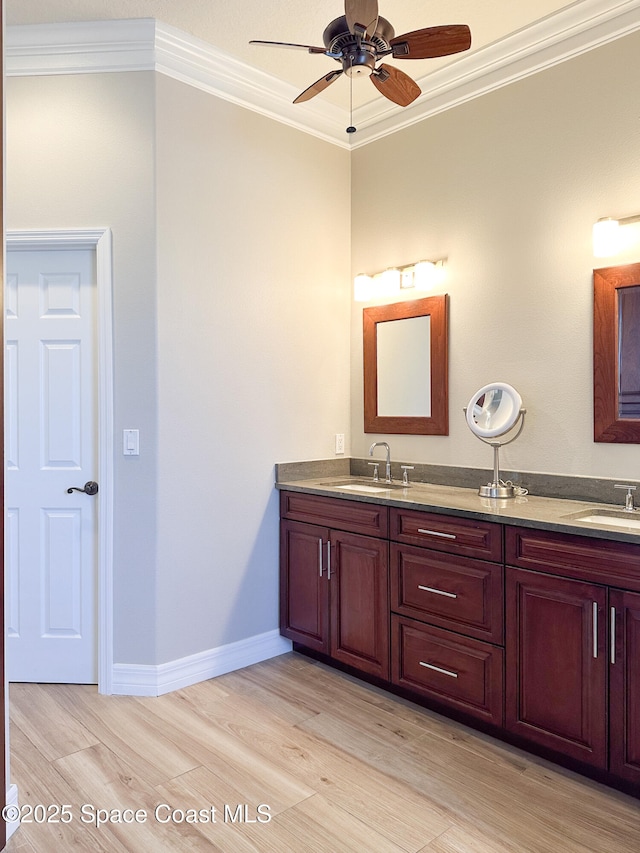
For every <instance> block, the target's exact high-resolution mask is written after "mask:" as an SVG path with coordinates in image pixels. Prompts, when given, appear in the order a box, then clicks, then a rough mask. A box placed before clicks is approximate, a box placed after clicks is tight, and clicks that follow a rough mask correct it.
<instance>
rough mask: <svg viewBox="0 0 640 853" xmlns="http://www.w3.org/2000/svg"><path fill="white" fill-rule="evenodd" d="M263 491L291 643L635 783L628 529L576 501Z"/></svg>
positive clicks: (637, 600)
mask: <svg viewBox="0 0 640 853" xmlns="http://www.w3.org/2000/svg"><path fill="white" fill-rule="evenodd" d="M358 483H360V484H361V485H360V487H359V485H358ZM278 488H279V489H280V507H281V572H280V577H281V581H280V584H281V586H280V613H281V633H282V634H283V635H284V636H286V637H288V638H289V639H291V640H292V641H293V642H294V647H295V648H297V649H298V650H300V651H304V652H307V653H309V654H312V655H316V656H319V657H320V659H322V660H324V661H326V662H328V663H332V664H333V665H336V666H339V667H342V668H347V669H348V671H349V672H351V673H352V674H359V675H360V676H362V677H363V678H366V679H367V680H370V681H373V682H374V683H376V684H377V685H379V686H383V687H386V688H387V689H389V690H392V691H393V692H396V693H399V694H400V695H403V696H405V697H407V698H410V699H412V700H414V701H416V702H419V703H422V704H423V705H425V706H427V707H429V708H432V709H434V710H436V711H438V712H441V713H443V714H445V715H449V716H452V717H454V718H455V719H457V720H460V721H462V722H465V723H467V724H469V725H472V726H475V727H478V728H481V729H483V730H485V731H488V732H489V733H491V734H493V735H495V736H498V737H500V738H502V739H504V740H507V741H509V742H511V743H514V744H516V745H518V746H520V747H523V748H525V749H529V750H531V751H534V752H537V753H538V754H541V755H543V756H545V757H547V758H550V759H552V760H555V761H557V762H559V763H562V764H564V765H566V766H569V767H571V768H573V769H575V770H578V771H579V772H582V773H585V774H587V775H590V776H592V777H594V778H597V779H599V780H600V781H603V782H605V783H607V784H610V785H612V786H614V787H618V788H620V789H622V790H625V791H627V792H628V793H631V794H633V795H635V796H640V530H638V531H637V532H636V531H634V529H632V528H631V527H629V528H627V527H625V526H624V520H623V524H622V526H621V524H620V521H617V520H616V521H615V522H613V523H612V524H610V525H609V524H606V523H605V524H600V525H594V524H593V523H589V522H585V521H583V520H581V518H580V515H581V512H583V511H585V509H586V508H588V507H589V506H590V505H587V504H583V503H580V502H577V501H566V500H558V499H547V498H536V497H528V498H523V499H516V500H515V501H487V500H484V499H481V498H479V497H478V495H477V492H474V491H472V490H470V489H463V488H453V487H443V486H429V485H426V484H415V485H412V486H411V487H410V488H407V489H402V488H397V487H396V488H394V489H391V488H389V489H384V488H382V487H379V488H376V489H374V488H373V487H368V489H367V486H366V484H362V481H358V480H357V479H354V483H353V485H352V486H350V485H349V482H348V481H347V482H345V480H344V479H342V480H338V479H337V478H333V479H331V478H329V479H324V480H296V481H290V482H280V483H278ZM359 488H361V489H362V491H358V489H359ZM638 518H640V514H638ZM605 522H606V518H605Z"/></svg>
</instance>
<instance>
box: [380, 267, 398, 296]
mask: <svg viewBox="0 0 640 853" xmlns="http://www.w3.org/2000/svg"><path fill="white" fill-rule="evenodd" d="M400 279H401V274H400V270H397V269H388V270H385V271H384V272H383V273H382V275H381V276H380V279H379V284H380V291H379V293H378V296H395V295H396V293H398V291H399V290H400Z"/></svg>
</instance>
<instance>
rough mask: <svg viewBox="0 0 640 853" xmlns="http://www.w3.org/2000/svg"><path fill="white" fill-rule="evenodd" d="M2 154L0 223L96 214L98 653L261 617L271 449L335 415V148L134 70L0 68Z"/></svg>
mask: <svg viewBox="0 0 640 853" xmlns="http://www.w3.org/2000/svg"><path fill="white" fill-rule="evenodd" d="M6 159H7V169H6V172H7V203H6V210H7V228H8V229H43V228H88V227H110V228H111V229H112V232H113V268H114V352H115V377H114V382H115V519H114V536H115V542H114V547H115V565H114V639H115V649H114V657H115V662H116V663H133V664H160V663H164V662H167V661H171V660H175V659H178V658H180V657H183V656H186V655H190V654H193V653H197V652H204V651H207V650H209V649H213V648H218V647H219V646H223V645H225V644H226V643H231V642H233V641H236V640H240V639H244V638H248V637H252V636H254V635H257V634H260V633H263V632H266V631H275V630H277V627H278V617H277V596H278V584H277V578H278V503H277V495H276V492H275V490H274V488H273V482H274V465H275V463H276V462H278V461H286V460H289V459H291V460H294V459H303V458H319V457H326V456H330V455H331V454H332V453H333V434H334V433H336V432H343V433H348V431H349V419H350V411H349V400H350V388H349V369H348V365H349V312H350V301H349V249H350V236H349V222H350V209H349V186H350V184H349V179H350V173H349V153H348V152H347V151H344V150H342V149H338V148H335V147H334V146H331V145H329V144H328V143H324V142H320V141H318V140H317V139H314V138H313V137H311V136H308V135H306V134H303V133H301V132H299V131H296V130H294V129H292V128H288V127H285V126H284V125H281V124H278V123H275V122H273V121H271V120H269V119H266V118H263V117H261V116H258V115H256V114H253V113H251V112H249V111H247V110H244V109H242V108H240V107H237V106H234V105H231V104H229V103H227V102H225V101H222V100H220V99H217V98H215V97H213V96H211V95H207V94H204V93H203V92H200V91H197V90H195V89H193V88H190V87H188V86H186V85H184V84H180V83H176V82H175V81H173V80H170V79H169V78H166V77H164V76H162V75H155V74H151V73H146V72H145V73H133V74H103V75H100V74H88V75H79V76H59V77H38V78H12V79H10V80H9V81H8V85H7V154H6ZM125 427H137V428H139V429H140V442H141V453H140V456H139V457H123V456H122V454H121V446H122V445H121V434H122V432H121V431H122V429H123V428H125Z"/></svg>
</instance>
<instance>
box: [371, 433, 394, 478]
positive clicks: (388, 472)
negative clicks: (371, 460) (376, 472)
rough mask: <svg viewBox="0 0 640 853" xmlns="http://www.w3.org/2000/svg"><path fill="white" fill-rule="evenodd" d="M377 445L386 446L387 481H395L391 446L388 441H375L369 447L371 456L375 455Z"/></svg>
mask: <svg viewBox="0 0 640 853" xmlns="http://www.w3.org/2000/svg"><path fill="white" fill-rule="evenodd" d="M376 447H384V448H386V451H387V464H386V465H385V474H386V476H385V479H384V481H385V483H391V482H393V481H392V479H391V448H390V447H389V445H388V444H387V442H386V441H374V442H373V444H372V445H371V447H370V448H369V456H373V451H374V450H375V449H376Z"/></svg>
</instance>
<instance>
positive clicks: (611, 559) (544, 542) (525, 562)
mask: <svg viewBox="0 0 640 853" xmlns="http://www.w3.org/2000/svg"><path fill="white" fill-rule="evenodd" d="M505 556H506V560H505V562H506V563H508V564H509V565H510V566H517V567H519V568H522V569H532V570H533V571H538V572H550V573H553V574H556V575H562V576H564V577H569V578H577V579H578V580H584V581H589V582H591V583H602V584H607V585H609V586H618V587H622V588H623V589H629V590H631V591H633V592H640V545H633V544H632V543H627V542H614V541H613V540H610V539H596V538H592V537H591V536H574V535H573V534H570V533H555V532H553V531H548V530H531V529H528V528H526V527H511V526H508V527H506V529H505Z"/></svg>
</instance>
